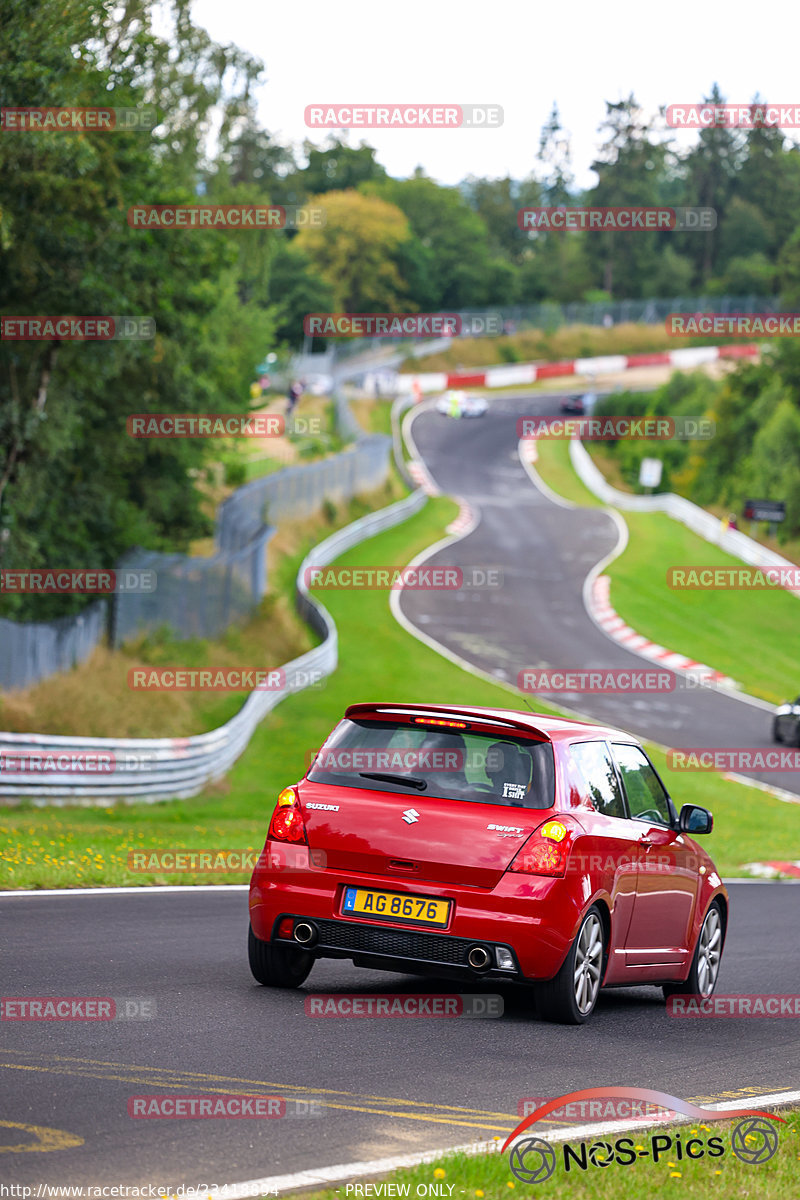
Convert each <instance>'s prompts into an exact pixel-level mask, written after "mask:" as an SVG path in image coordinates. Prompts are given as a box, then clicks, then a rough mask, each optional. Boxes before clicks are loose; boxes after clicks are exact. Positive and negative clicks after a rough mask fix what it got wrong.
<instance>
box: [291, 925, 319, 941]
mask: <svg viewBox="0 0 800 1200" xmlns="http://www.w3.org/2000/svg"><path fill="white" fill-rule="evenodd" d="M318 937H319V933H318V931H317V927H316V925H312V924H311V923H310V922H309V921H298V922H297V924H296V925H295V927H294V940H295V941H296V942H299V943H300V945H301V946H313V944H314V942H315V941H316V940H317V938H318Z"/></svg>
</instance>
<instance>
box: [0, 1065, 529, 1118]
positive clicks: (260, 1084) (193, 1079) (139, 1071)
mask: <svg viewBox="0 0 800 1200" xmlns="http://www.w3.org/2000/svg"><path fill="white" fill-rule="evenodd" d="M2 1053H3V1052H1V1051H0V1056H2ZM5 1053H6V1054H9V1055H13V1056H14V1057H22V1056H23V1055H25V1056H27V1057H29V1058H39V1059H41V1058H43V1057H44V1056H43V1055H38V1054H35V1053H34V1052H32V1051H6V1052H5ZM46 1061H47V1065H46V1066H43V1067H36V1066H30V1067H28V1066H27V1064H22V1063H14V1062H6V1063H3V1062H2V1061H0V1066H3V1065H5V1066H7V1067H9V1068H15V1069H19V1070H26V1069H29V1070H40V1071H53V1072H54V1073H56V1074H75V1075H87V1076H88V1077H90V1078H95V1079H97V1078H99V1079H103V1078H107V1079H116V1080H119V1081H122V1082H125V1083H150V1084H152V1085H153V1086H154V1087H184V1088H185V1087H187V1086H196V1085H198V1084H201V1083H205V1081H210V1082H212V1083H233V1084H243V1085H245V1086H247V1087H256V1088H264V1089H267V1090H268V1093H269V1094H271V1095H285V1094H287V1093H302V1094H310V1095H313V1096H318V1097H323V1096H331V1097H337V1096H341V1097H344V1098H345V1099H347V1100H354V1101H355V1100H362V1101H368V1102H371V1103H372V1104H391V1105H398V1106H406V1107H409V1108H422V1109H436V1110H437V1111H439V1112H453V1113H456V1114H458V1115H462V1114H463V1115H464V1116H478V1117H493V1118H499V1119H501V1120H504V1121H513V1122H516V1121H518V1120H519V1117H517V1116H515V1115H513V1114H511V1113H505V1112H493V1111H487V1110H486V1109H481V1108H465V1107H463V1106H460V1105H454V1104H436V1103H434V1102H430V1101H425V1100H408V1099H406V1098H404V1097H396V1096H377V1095H372V1094H370V1093H362V1092H348V1091H344V1090H341V1089H334V1088H315V1087H307V1086H305V1085H303V1084H297V1085H296V1084H282V1083H276V1082H275V1081H274V1080H264V1079H248V1078H243V1077H241V1076H237V1075H216V1074H210V1073H206V1072H200V1071H178V1070H176V1069H174V1068H170V1067H148V1066H139V1065H133V1064H127V1063H126V1064H123V1063H115V1062H108V1061H107V1060H104V1059H92V1058H73V1057H67V1056H63V1055H55V1056H50V1055H48V1056H47V1060H46ZM62 1063H63V1064H65V1065H64V1066H57V1065H56V1064H62ZM72 1064H76V1065H77V1066H78V1067H86V1068H89V1067H106V1068H111V1070H112V1071H126V1072H130V1073H131V1074H128V1075H114V1074H109V1073H108V1072H95V1071H89V1070H72V1069H70V1068H71V1066H72ZM156 1076H157V1077H158V1078H156ZM209 1090H214V1091H221V1090H222V1089H219V1088H217V1089H209ZM241 1094H246V1093H241ZM323 1103H325V1104H330V1105H331V1107H333V1106H334V1105H333V1103H332V1102H331V1101H327V1100H325V1101H323ZM356 1111H359V1110H356ZM370 1111H372V1110H370Z"/></svg>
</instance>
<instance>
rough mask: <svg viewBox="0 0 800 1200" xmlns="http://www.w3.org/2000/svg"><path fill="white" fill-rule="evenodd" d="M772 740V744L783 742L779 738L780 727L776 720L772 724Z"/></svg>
mask: <svg viewBox="0 0 800 1200" xmlns="http://www.w3.org/2000/svg"><path fill="white" fill-rule="evenodd" d="M772 740H773V742H782V741H783V738H782V737H781V731H780V727H779V725H778V722H777V720H775V721H773V722H772Z"/></svg>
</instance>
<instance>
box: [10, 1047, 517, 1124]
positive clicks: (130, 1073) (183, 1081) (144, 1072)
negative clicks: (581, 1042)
mask: <svg viewBox="0 0 800 1200" xmlns="http://www.w3.org/2000/svg"><path fill="white" fill-rule="evenodd" d="M74 1061H75V1063H76V1065H75V1066H69V1065H67V1064H66V1063H65V1064H64V1065H59V1064H57V1063H55V1062H51V1063H50V1064H49V1065H47V1066H38V1065H36V1064H35V1063H15V1062H11V1061H7V1060H6V1061H3V1060H0V1066H2V1067H6V1068H7V1069H9V1070H14V1071H35V1072H37V1073H42V1074H46V1075H73V1076H77V1077H79V1078H83V1079H108V1080H112V1081H114V1082H117V1083H127V1084H143V1085H145V1086H149V1087H158V1088H165V1089H171V1090H181V1091H189V1090H191V1089H194V1088H198V1087H200V1088H201V1089H202V1091H204V1092H207V1093H211V1094H222V1095H229V1094H234V1095H251V1094H253V1091H252V1089H259V1090H260V1089H267V1088H268V1089H269V1092H267V1094H272V1095H275V1094H279V1095H282V1096H284V1097H287V1098H291V1096H290V1095H289V1094H290V1093H291V1092H293V1091H302V1092H306V1093H307V1092H315V1093H317V1094H320V1093H322V1091H323V1090H324V1089H314V1088H306V1087H301V1088H293V1087H291V1086H289V1087H285V1086H281V1085H279V1084H270V1083H264V1082H263V1081H260V1080H250V1079H237V1078H231V1077H227V1076H214V1075H203V1074H201V1073H199V1072H191V1073H187V1074H188V1076H189V1077H188V1078H187V1074H184V1073H182V1072H173V1073H172V1074H171V1075H170V1073H169V1071H168V1070H167V1069H166V1068H159V1067H154V1068H147V1067H133V1066H131V1067H122V1068H119V1067H117V1070H123V1071H126V1072H127V1073H126V1074H118V1073H116V1072H115V1071H114V1070H113V1068H114V1067H116V1064H114V1063H101V1064H98V1066H107V1067H110V1068H112V1070H105V1071H101V1070H93V1069H91V1063H90V1062H87V1063H86V1065H84V1063H83V1061H82V1060H74ZM207 1080H208V1081H211V1082H210V1083H209V1082H206V1081H207ZM221 1082H223V1083H224V1082H231V1083H236V1084H239V1085H241V1084H245V1085H247V1086H248V1088H249V1089H251V1090H249V1091H244V1090H243V1089H242V1088H241V1086H240V1087H238V1088H236V1089H235V1090H234V1091H233V1092H232V1090H231V1088H230V1087H220V1086H218V1084H219V1083H221ZM331 1094H332V1095H343V1096H347V1095H348V1094H349V1093H347V1092H331ZM353 1099H354V1100H357V1099H361V1097H359V1096H356V1095H354V1096H353ZM364 1099H368V1098H367V1097H364ZM376 1102H377V1103H379V1104H385V1105H391V1104H400V1105H407V1106H408V1107H407V1108H405V1109H403V1110H398V1111H395V1110H394V1109H392V1108H385V1107H384V1108H378V1107H375V1103H376ZM320 1103H321V1104H323V1105H324V1107H325V1108H330V1109H336V1110H340V1111H342V1112H360V1113H369V1114H370V1115H371V1116H379V1117H396V1118H398V1119H403V1120H410V1121H427V1122H430V1123H432V1124H437V1125H458V1126H465V1127H467V1128H469V1129H490V1130H496V1131H498V1132H500V1133H508V1132H509V1131H510V1130H511V1129H513V1128H514V1125H515V1124H516V1123H517V1121H518V1120H519V1118H518V1117H515V1116H512V1115H511V1114H509V1113H496V1114H495V1113H482V1112H481V1110H480V1109H458V1108H456V1107H455V1106H454V1105H436V1104H431V1103H427V1102H425V1101H414V1100H409V1101H407V1100H394V1099H392V1098H391V1097H383V1096H378V1097H375V1101H374V1102H373V1104H356V1103H352V1104H346V1103H342V1102H341V1101H336V1100H331V1099H325V1100H320ZM412 1106H418V1107H420V1108H424V1109H438V1112H413V1111H409V1108H411V1107H412ZM450 1112H453V1113H454V1114H455V1113H463V1114H464V1117H457V1116H455V1115H453V1116H450V1115H449V1113H450ZM468 1116H475V1117H487V1118H490V1119H496V1118H500V1119H501V1120H502V1121H503V1122H504V1124H502V1125H498V1124H493V1123H490V1120H484V1119H482V1120H466V1119H464V1118H465V1117H468Z"/></svg>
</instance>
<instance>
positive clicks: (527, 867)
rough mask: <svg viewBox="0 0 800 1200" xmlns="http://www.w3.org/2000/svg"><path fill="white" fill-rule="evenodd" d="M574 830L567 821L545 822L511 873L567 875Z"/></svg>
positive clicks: (516, 861) (519, 857)
mask: <svg viewBox="0 0 800 1200" xmlns="http://www.w3.org/2000/svg"><path fill="white" fill-rule="evenodd" d="M571 846H572V830H571V829H570V827H569V825H567V823H566V822H565V821H560V820H555V821H545V823H544V825H540V827H539V828H538V829H537V830H536V831H535V832H534V833H532V834H531V836H530V837H529V838H528V840H527V842H526V843H525V845H524V846H523V847H522V849H521V850H520V851H519V853H518V854H517V855H516V857H515V858H514V860H513V862H512V863H511V866H510V867H509V870H510V871H518V872H520V873H521V874H523V875H553V876H558V875H565V874H566V871H567V860H568V858H569V852H570V848H571Z"/></svg>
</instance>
